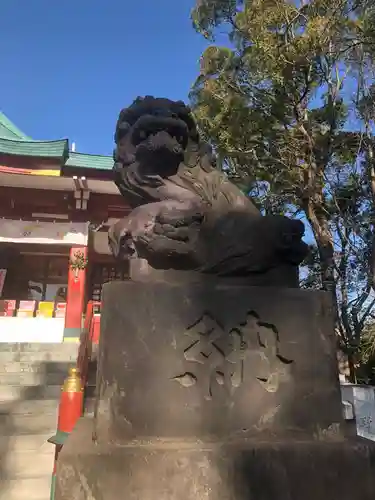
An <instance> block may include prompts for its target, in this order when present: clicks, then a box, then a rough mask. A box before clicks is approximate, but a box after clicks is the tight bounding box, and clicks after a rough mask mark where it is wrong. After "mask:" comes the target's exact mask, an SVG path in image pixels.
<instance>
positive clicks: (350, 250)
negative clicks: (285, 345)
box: [190, 0, 375, 349]
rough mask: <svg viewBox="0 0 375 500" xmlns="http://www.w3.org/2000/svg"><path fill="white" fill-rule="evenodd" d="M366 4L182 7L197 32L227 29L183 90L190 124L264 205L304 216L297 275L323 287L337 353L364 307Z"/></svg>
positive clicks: (370, 198) (367, 292)
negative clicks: (305, 250) (305, 240)
mask: <svg viewBox="0 0 375 500" xmlns="http://www.w3.org/2000/svg"><path fill="white" fill-rule="evenodd" d="M365 3H367V5H365ZM365 7H367V8H365ZM370 7H371V6H370V3H369V2H363V1H362V2H355V1H350V0H345V1H344V0H329V1H328V0H310V1H307V0H306V1H301V2H299V3H298V2H291V1H287V0H242V1H241V0H237V1H236V0H197V4H196V7H195V9H194V10H193V12H192V18H193V22H194V25H195V27H196V29H198V30H199V31H200V32H201V33H202V34H203V35H204V36H205V37H206V38H210V39H211V40H212V41H213V42H214V40H215V34H216V32H217V30H218V29H221V30H222V29H223V28H224V30H225V32H226V33H227V36H228V43H227V46H225V47H219V46H216V45H214V44H212V45H211V46H210V47H209V48H208V49H207V50H206V51H205V53H204V54H203V56H202V59H201V71H200V74H199V76H198V78H197V80H196V82H195V84H194V86H193V89H192V92H191V96H190V97H191V102H192V107H193V110H194V113H195V116H196V118H197V120H198V123H199V126H200V128H201V129H202V131H203V132H204V134H205V135H206V136H207V137H209V138H210V140H211V142H212V144H213V146H214V147H215V149H216V151H217V154H218V156H219V158H221V160H222V163H223V166H224V168H225V169H227V171H228V173H229V175H231V176H232V177H233V178H234V179H235V180H236V181H237V182H239V183H241V184H242V185H243V186H244V188H245V189H247V190H248V191H249V192H251V193H252V194H253V195H255V197H256V198H257V199H258V201H259V203H260V205H261V206H262V207H263V209H264V210H265V211H271V212H285V213H290V214H293V215H294V216H300V217H303V218H304V220H306V221H307V222H308V225H309V227H310V228H311V232H312V236H313V240H314V243H313V245H314V248H315V250H316V251H315V252H314V253H313V254H312V255H311V259H312V260H311V261H310V262H309V263H307V277H308V281H310V285H311V284H313V285H314V286H322V287H323V288H325V289H327V290H330V291H331V292H332V296H333V298H334V301H335V303H336V306H337V307H336V311H337V325H338V332H339V334H340V338H341V339H342V341H343V343H344V345H345V346H346V347H347V348H348V349H349V348H350V349H351V348H353V349H354V348H355V349H356V348H357V347H358V345H359V339H360V336H361V331H362V330H363V329H364V326H365V324H366V321H367V318H368V315H369V314H370V312H371V310H372V307H373V305H374V304H373V296H372V286H373V280H372V276H373V274H374V273H373V271H372V269H373V265H372V260H371V259H372V256H374V259H375V252H373V251H372V246H373V236H372V235H373V222H374V215H373V214H374V207H375V183H374V182H373V175H372V174H373V155H372V143H373V138H372V131H371V126H370V122H371V119H372V118H371V117H372V115H371V103H372V97H371V96H372V94H371V89H372V87H371V81H372V76H373V68H374V65H373V54H372V47H373V45H372V40H375V34H374V33H375V30H374V28H373V26H374V25H373V24H371V22H370V21H371V18H375V16H373V11H374V9H373V8H370ZM352 200H353V201H352ZM312 271H314V272H312ZM316 271H318V273H317V272H316Z"/></svg>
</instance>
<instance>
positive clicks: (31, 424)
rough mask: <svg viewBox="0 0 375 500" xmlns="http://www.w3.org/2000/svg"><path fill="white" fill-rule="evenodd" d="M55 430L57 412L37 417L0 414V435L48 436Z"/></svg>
mask: <svg viewBox="0 0 375 500" xmlns="http://www.w3.org/2000/svg"><path fill="white" fill-rule="evenodd" d="M56 428H57V410H56V411H55V412H52V413H42V414H38V415H35V414H34V415H20V414H14V415H13V414H11V413H4V414H0V435H2V436H14V435H20V434H48V433H51V436H52V435H53V434H54V433H55V431H56Z"/></svg>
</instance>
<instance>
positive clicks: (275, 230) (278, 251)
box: [109, 96, 307, 276]
mask: <svg viewBox="0 0 375 500" xmlns="http://www.w3.org/2000/svg"><path fill="white" fill-rule="evenodd" d="M115 142H116V149H115V153H114V159H115V164H114V176H115V182H116V185H117V186H118V189H119V190H120V193H121V194H122V196H123V197H124V198H125V200H126V202H127V203H128V204H130V206H131V208H132V212H131V213H130V214H129V216H127V217H126V218H124V219H123V220H120V221H118V222H117V223H116V224H115V225H114V226H113V227H112V228H110V231H109V244H110V247H111V250H112V252H113V254H114V255H115V256H116V257H118V258H142V259H146V260H147V261H148V263H149V264H150V266H151V267H153V268H156V269H178V270H197V271H201V272H204V273H209V274H215V275H221V276H249V275H251V274H253V273H266V272H267V271H270V270H271V269H273V268H277V267H280V266H284V267H285V266H291V267H294V268H296V266H298V264H300V263H301V261H302V260H303V258H304V257H305V255H306V248H307V246H306V244H305V243H303V241H302V236H303V233H304V226H303V224H302V223H301V222H300V221H296V220H291V219H288V218H286V217H282V216H264V217H263V216H262V215H261V214H260V212H259V211H258V210H257V208H256V207H255V205H254V204H253V203H252V201H251V200H250V199H249V198H248V197H247V196H246V195H244V194H243V193H242V192H241V191H240V190H239V189H238V188H237V187H236V186H235V185H234V184H232V183H231V182H230V181H229V180H228V178H227V177H226V175H225V174H224V173H222V172H220V171H219V170H218V169H217V168H216V165H215V158H214V156H213V154H212V150H211V148H210V147H209V146H208V144H206V143H203V142H202V141H201V140H200V137H199V133H198V131H197V126H196V123H195V121H194V119H193V117H192V114H191V111H190V109H189V108H188V107H187V106H186V105H185V104H184V103H183V102H181V101H178V102H174V101H170V100H169V99H163V98H154V97H150V96H147V97H145V98H137V99H136V100H135V101H134V102H133V104H132V105H131V106H130V107H128V108H125V109H123V110H122V111H121V113H120V116H119V119H118V122H117V127H116V133H115Z"/></svg>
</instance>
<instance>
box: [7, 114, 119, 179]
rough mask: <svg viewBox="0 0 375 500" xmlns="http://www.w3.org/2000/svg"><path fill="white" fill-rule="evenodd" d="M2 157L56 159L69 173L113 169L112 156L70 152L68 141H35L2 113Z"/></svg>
mask: <svg viewBox="0 0 375 500" xmlns="http://www.w3.org/2000/svg"><path fill="white" fill-rule="evenodd" d="M0 155H10V156H16V157H17V156H18V157H34V158H47V159H48V158H50V159H56V160H58V161H59V164H60V166H61V167H62V168H63V169H66V170H67V171H69V170H70V171H72V170H78V171H80V170H81V171H82V170H95V171H98V172H100V171H102V172H103V171H107V172H108V171H111V170H112V167H113V158H112V156H106V155H95V154H86V153H76V152H73V151H69V141H68V139H58V140H52V141H39V140H34V139H32V138H31V137H28V136H27V135H26V134H24V133H23V132H22V131H21V130H20V129H19V128H18V127H16V125H14V123H12V122H11V121H10V120H9V119H8V118H7V117H6V116H5V115H4V113H2V112H0Z"/></svg>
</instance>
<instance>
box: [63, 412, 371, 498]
mask: <svg viewBox="0 0 375 500" xmlns="http://www.w3.org/2000/svg"><path fill="white" fill-rule="evenodd" d="M91 435H92V425H91V422H90V421H88V420H87V419H83V420H82V421H81V422H79V425H78V426H77V428H76V430H75V431H74V432H73V434H72V435H71V436H70V438H69V440H68V442H67V444H66V445H65V447H64V448H63V451H62V453H61V454H60V457H59V461H58V468H57V488H56V497H55V500H88V499H90V500H104V499H105V500H118V499H120V498H124V499H126V500H353V499H358V500H370V499H371V500H372V499H373V497H374V492H375V448H374V447H373V446H372V443H368V442H364V441H341V442H329V441H325V442H320V441H314V440H312V439H309V438H306V440H305V441H303V440H298V441H297V440H295V441H293V440H284V441H280V440H270V441H260V440H248V441H244V440H241V441H237V442H236V441H232V442H226V443H224V442H221V443H202V442H193V441H187V440H185V441H182V442H175V441H166V440H163V441H155V442H143V443H141V442H135V441H134V442H131V443H129V444H127V445H115V444H100V445H96V444H94V443H93V442H92V440H91Z"/></svg>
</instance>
